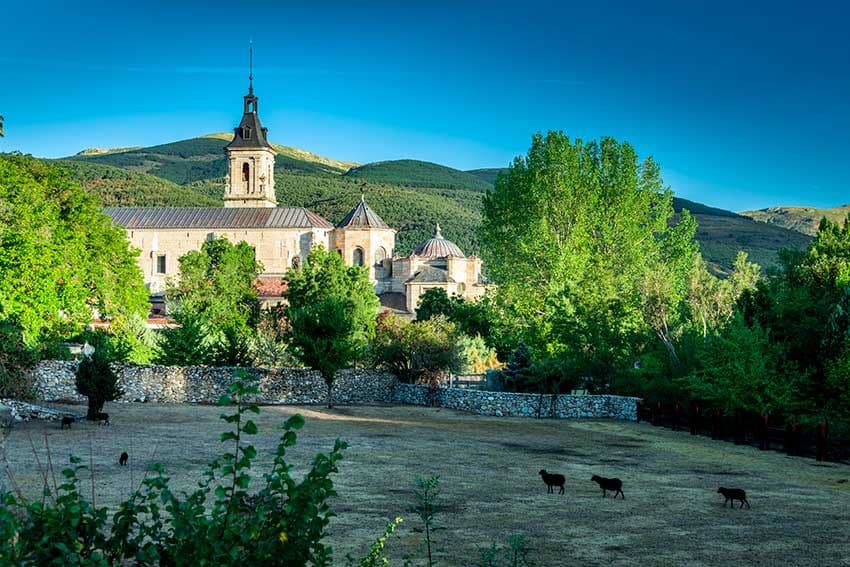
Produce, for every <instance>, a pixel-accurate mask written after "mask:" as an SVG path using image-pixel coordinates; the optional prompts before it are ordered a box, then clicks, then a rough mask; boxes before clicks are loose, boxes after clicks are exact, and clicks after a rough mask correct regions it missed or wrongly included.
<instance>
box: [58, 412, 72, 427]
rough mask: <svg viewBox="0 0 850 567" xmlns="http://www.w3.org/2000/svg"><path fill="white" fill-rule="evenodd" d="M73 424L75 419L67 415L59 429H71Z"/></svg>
mask: <svg viewBox="0 0 850 567" xmlns="http://www.w3.org/2000/svg"><path fill="white" fill-rule="evenodd" d="M72 423H74V418H73V417H71V416H69V415H66V416H64V417H63V418H62V423H61V424H60V425H59V429H65V427H67V428H68V429H71V424H72Z"/></svg>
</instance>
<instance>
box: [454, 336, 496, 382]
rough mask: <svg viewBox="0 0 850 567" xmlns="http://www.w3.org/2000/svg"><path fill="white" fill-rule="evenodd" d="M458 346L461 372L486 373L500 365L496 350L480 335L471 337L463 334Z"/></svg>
mask: <svg viewBox="0 0 850 567" xmlns="http://www.w3.org/2000/svg"><path fill="white" fill-rule="evenodd" d="M456 348H457V351H458V357H459V358H460V369H459V372H461V373H463V374H484V373H485V372H486V371H487V370H490V369H491V368H498V367H499V366H500V363H499V359H498V357H497V356H496V350H495V349H494V348H493V347H490V346H488V345H487V343H486V342H485V341H484V339H483V338H482V337H481V336H480V335H475V336H474V337H470V336H469V335H463V334H462V335H461V336H460V337H459V338H458V340H457V347H456Z"/></svg>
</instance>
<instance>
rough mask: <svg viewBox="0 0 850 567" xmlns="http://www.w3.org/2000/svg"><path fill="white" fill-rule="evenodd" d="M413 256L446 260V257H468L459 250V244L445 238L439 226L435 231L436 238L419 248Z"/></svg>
mask: <svg viewBox="0 0 850 567" xmlns="http://www.w3.org/2000/svg"><path fill="white" fill-rule="evenodd" d="M413 254H414V255H415V256H422V257H424V258H445V257H446V256H455V257H457V258H465V257H466V256H465V255H464V253H463V250H461V249H460V248H458V245H457V244H455V243H454V242H452V241H451V240H446V239H445V238H443V235H442V234H441V233H440V225H439V224H438V225H437V227H436V228H435V229H434V237H433V238H430V239H428V240H426V241H425V242H423V243H422V244H420V245H419V246H417V247H416V250H414V251H413Z"/></svg>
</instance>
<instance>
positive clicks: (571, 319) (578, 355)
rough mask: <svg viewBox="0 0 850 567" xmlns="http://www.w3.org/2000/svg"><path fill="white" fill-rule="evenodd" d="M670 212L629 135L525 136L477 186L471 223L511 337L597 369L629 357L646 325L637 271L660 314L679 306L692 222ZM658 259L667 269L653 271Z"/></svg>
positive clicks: (651, 167) (656, 176)
mask: <svg viewBox="0 0 850 567" xmlns="http://www.w3.org/2000/svg"><path fill="white" fill-rule="evenodd" d="M672 217H673V204H672V194H671V193H670V191H669V189H667V188H665V186H664V183H663V181H662V178H661V172H660V169H659V167H658V165H657V164H656V163H655V162H654V161H653V160H652V159H651V158H647V159H645V160H644V161H643V162H641V163H639V162H638V158H637V153H636V152H635V150H634V148H632V147H631V146H630V145H629V144H627V143H621V142H617V141H616V140H614V139H612V138H603V139H602V140H600V141H599V142H590V143H584V142H583V141H581V140H575V141H573V140H571V139H570V138H568V137H567V136H565V135H564V134H562V133H560V132H550V133H549V134H548V135H546V136H545V137H544V136H542V135H539V134H538V135H536V136H534V138H533V139H532V144H531V148H530V149H529V151H528V154H527V156H526V157H524V158H522V157H518V158H516V159H515V160H514V162H513V164H512V165H511V167H510V168H509V169H508V171H507V173H506V174H504V175H502V176H500V177H499V179H498V180H497V182H496V186H495V189H494V190H493V191H489V192H488V193H487V194H486V196H485V198H484V207H483V221H482V225H481V229H480V240H481V254H482V257H483V259H484V261H485V265H486V266H487V269H488V274H489V276H490V277H491V279H492V280H493V282H494V283H496V284H497V285H498V293H499V295H500V296H501V300H502V302H503V304H504V306H505V308H506V312H507V316H508V317H509V318H510V321H511V324H512V326H513V328H514V329H515V330H516V335H517V338H521V339H523V340H525V341H526V342H527V343H528V344H529V346H531V347H532V348H533V350H535V352H540V353H541V354H558V355H559V356H563V357H564V358H565V359H566V360H570V361H574V362H577V363H578V366H579V367H583V368H592V369H593V370H594V372H596V373H597V374H602V375H603V376H601V378H605V376H604V375H606V374H610V373H612V372H615V371H616V370H617V368H618V367H623V366H624V365H627V364H628V363H629V362H630V359H632V358H633V356H634V355H633V354H631V355H630V353H631V351H633V350H634V349H635V348H637V346H639V344H640V343H641V342H642V341H644V340H645V337H646V336H647V335H648V334H649V333H650V332H651V330H650V323H651V321H648V320H647V316H646V315H647V310H646V309H645V307H646V305H645V304H646V301H642V297H645V295H646V293H645V292H646V290H645V289H644V287H645V286H646V285H647V282H648V281H650V283H652V284H653V285H651V286H649V290H650V291H652V295H651V297H652V298H653V300H652V305H658V306H661V307H663V308H664V309H665V310H667V311H668V313H667V314H666V315H665V317H666V319H667V320H669V319H670V317H671V316H673V315H674V314H673V313H672V311H673V310H676V311H678V310H679V309H681V306H682V305H681V304H682V302H681V301H680V297H681V296H682V290H683V289H684V287H685V286H683V285H682V283H681V281H680V280H681V279H682V278H683V277H684V275H683V273H685V272H687V270H685V269H684V267H685V266H687V265H688V264H689V263H692V261H693V256H694V253H695V252H694V251H695V246H694V244H693V236H694V231H695V228H696V226H695V223H694V222H693V220H692V219H691V218H690V216H689V215H686V214H685V215H683V217H682V221H681V222H680V223H679V224H673V223H672ZM659 266H663V267H664V268H665V270H664V272H663V274H662V275H663V277H664V278H665V280H666V281H661V282H652V281H651V280H649V278H650V276H651V274H652V273H653V272H654V271H656V270H657V269H658V267H659ZM671 294H672V295H671ZM675 316H676V317H678V316H679V315H678V313H676V314H675ZM663 318H664V317H662V318H660V319H659V320H661V319H663ZM653 330H656V334H657V329H653ZM666 338H667V337H666V336H665V338H664V339H662V340H666Z"/></svg>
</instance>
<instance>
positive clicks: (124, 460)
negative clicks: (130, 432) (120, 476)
mask: <svg viewBox="0 0 850 567" xmlns="http://www.w3.org/2000/svg"><path fill="white" fill-rule="evenodd" d="M129 458H130V455H128V454H127V451H124V452H123V453H121V456H120V457H118V464H119V465H121V466H122V467H123V466H124V465H126V464H127V459H129Z"/></svg>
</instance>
